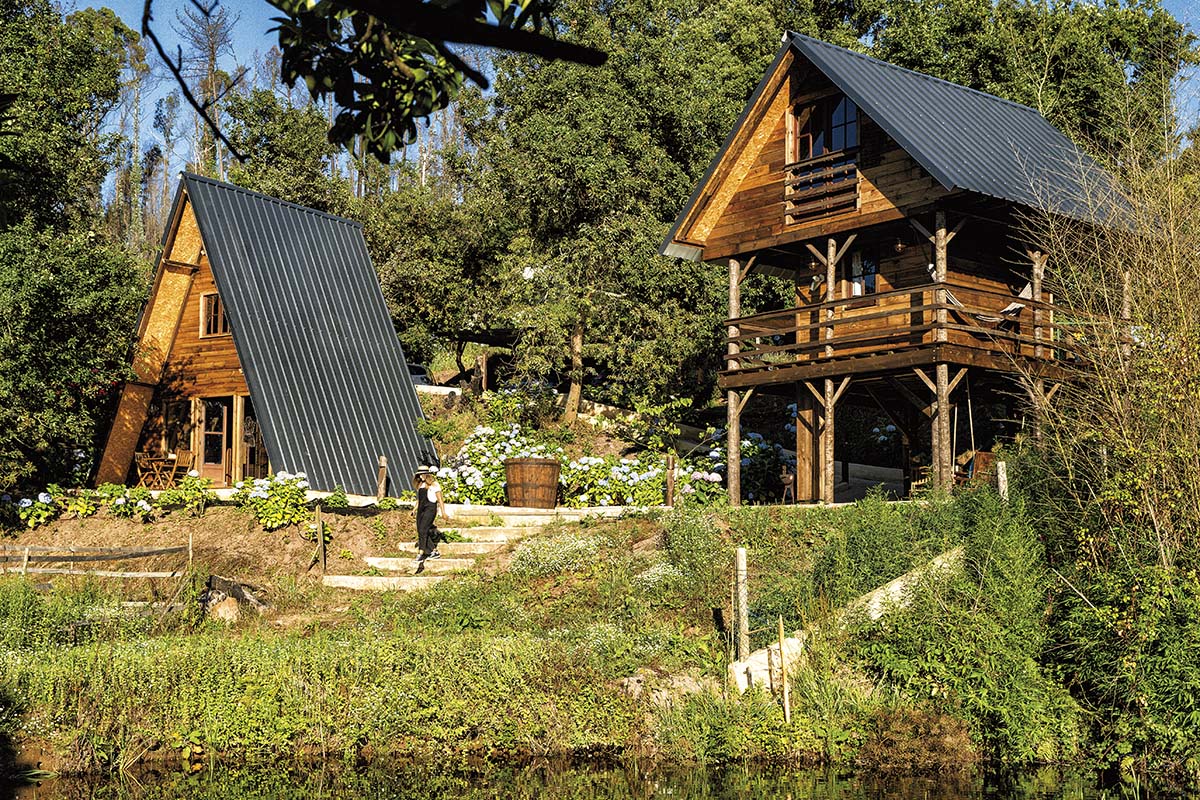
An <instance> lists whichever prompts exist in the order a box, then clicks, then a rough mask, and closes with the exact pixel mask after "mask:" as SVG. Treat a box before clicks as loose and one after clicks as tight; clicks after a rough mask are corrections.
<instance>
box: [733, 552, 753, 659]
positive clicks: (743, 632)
mask: <svg viewBox="0 0 1200 800" xmlns="http://www.w3.org/2000/svg"><path fill="white" fill-rule="evenodd" d="M734 574H735V576H736V577H735V580H736V581H737V604H738V608H737V627H738V630H737V657H738V660H739V661H741V660H742V659H744V658H746V657H747V656H748V655H750V590H749V587H748V586H747V585H746V548H744V547H739V548H738V549H737V557H736V566H735V568H734Z"/></svg>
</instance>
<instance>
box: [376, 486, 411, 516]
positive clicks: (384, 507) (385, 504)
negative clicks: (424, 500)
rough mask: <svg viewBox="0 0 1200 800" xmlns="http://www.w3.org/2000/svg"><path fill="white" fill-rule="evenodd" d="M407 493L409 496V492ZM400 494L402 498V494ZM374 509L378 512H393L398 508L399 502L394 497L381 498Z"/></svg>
mask: <svg viewBox="0 0 1200 800" xmlns="http://www.w3.org/2000/svg"><path fill="white" fill-rule="evenodd" d="M408 493H409V494H411V493H412V492H411V490H410V491H409V492H408ZM401 494H402V496H403V493H401ZM375 507H376V508H378V509H379V510H380V511H395V510H396V509H397V508H399V507H400V501H399V500H397V499H396V498H395V497H381V498H380V499H379V502H377V503H376V504H375Z"/></svg>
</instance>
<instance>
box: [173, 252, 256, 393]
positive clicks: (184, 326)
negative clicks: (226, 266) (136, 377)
mask: <svg viewBox="0 0 1200 800" xmlns="http://www.w3.org/2000/svg"><path fill="white" fill-rule="evenodd" d="M216 291H217V284H216V281H215V280H214V279H213V273H212V269H211V268H210V267H209V265H208V259H207V258H206V257H203V256H202V257H201V259H200V268H199V270H197V272H196V277H195V279H194V280H193V281H192V286H191V290H190V291H189V292H188V297H187V302H186V303H185V304H184V308H183V317H182V319H180V321H179V331H178V333H177V334H176V335H175V343H174V345H173V346H172V347H171V355H170V357H169V358H168V359H167V365H166V369H165V371H164V373H163V383H164V384H165V385H166V386H167V387H168V388H169V389H170V390H171V392H172V393H174V394H176V395H179V396H182V397H224V396H228V395H244V394H249V389H248V388H247V386H246V376H245V375H243V374H242V369H241V362H240V361H239V360H238V355H237V349H236V348H235V347H234V344H233V335H232V334H223V335H220V336H201V335H200V331H201V311H202V308H201V297H202V296H203V295H206V294H211V293H214V292H216Z"/></svg>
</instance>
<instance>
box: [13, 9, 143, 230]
mask: <svg viewBox="0 0 1200 800" xmlns="http://www.w3.org/2000/svg"><path fill="white" fill-rule="evenodd" d="M0 20H2V21H3V24H0V95H10V96H11V97H12V100H11V102H10V104H9V105H8V107H7V109H6V113H5V115H4V117H3V119H2V124H3V130H4V132H5V133H6V134H7V135H5V136H0V161H2V162H4V163H7V164H9V165H10V166H9V168H8V169H6V170H4V172H3V174H0V181H2V182H3V191H0V228H3V227H4V226H6V225H11V224H14V223H15V222H17V221H19V220H21V219H22V218H24V217H26V216H31V217H33V218H34V219H35V220H37V221H38V222H39V223H43V224H48V225H55V226H62V225H70V224H73V223H75V222H77V221H79V220H82V219H85V218H88V217H90V216H91V215H93V214H94V213H95V212H96V211H97V210H98V208H99V198H100V187H101V184H102V183H103V181H104V177H105V175H106V174H107V173H108V169H109V159H110V158H111V157H112V154H113V151H114V148H115V145H116V143H117V140H116V137H115V136H112V135H108V134H105V133H103V132H102V128H101V125H102V122H103V120H104V117H105V115H106V114H107V113H108V112H109V110H111V109H112V108H113V106H114V105H115V104H116V103H117V101H118V100H119V99H120V90H121V83H120V75H121V68H122V66H123V65H124V63H125V59H126V55H127V52H128V50H127V46H128V43H129V42H130V41H131V40H134V39H136V34H134V33H133V32H132V31H131V30H129V28H127V27H125V25H124V24H123V23H121V21H120V20H119V19H117V17H116V15H115V14H113V13H112V12H111V11H108V10H101V11H95V10H93V9H86V10H84V11H79V12H76V13H75V14H72V15H71V16H70V18H69V20H68V22H67V23H66V24H64V21H63V19H62V17H61V16H60V15H59V14H57V13H56V12H55V11H54V10H53V9H52V7H51V6H50V4H49V2H46V0H0Z"/></svg>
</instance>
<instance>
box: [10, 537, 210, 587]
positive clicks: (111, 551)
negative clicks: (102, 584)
mask: <svg viewBox="0 0 1200 800" xmlns="http://www.w3.org/2000/svg"><path fill="white" fill-rule="evenodd" d="M185 553H186V554H187V565H186V566H184V567H181V568H180V569H176V570H173V571H171V572H163V571H126V570H107V569H78V568H76V567H71V566H67V567H61V566H56V567H40V566H36V565H37V564H83V563H88V562H105V561H126V560H131V559H138V558H150V557H152V556H166V555H175V554H185ZM191 563H192V545H191V542H190V541H189V543H188V544H186V545H179V546H177V547H69V546H64V547H44V546H34V545H0V572H12V573H19V574H21V575H89V576H92V577H97V578H177V577H180V576H181V575H183V574H185V573H186V571H187V569H188V568H189V567H190V566H191ZM31 565H33V566H31Z"/></svg>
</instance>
